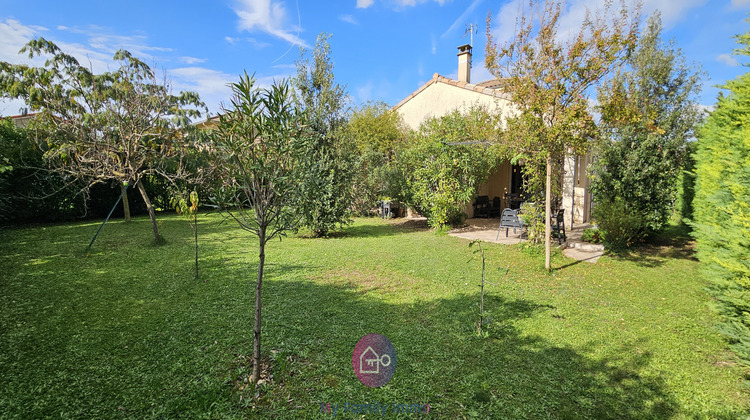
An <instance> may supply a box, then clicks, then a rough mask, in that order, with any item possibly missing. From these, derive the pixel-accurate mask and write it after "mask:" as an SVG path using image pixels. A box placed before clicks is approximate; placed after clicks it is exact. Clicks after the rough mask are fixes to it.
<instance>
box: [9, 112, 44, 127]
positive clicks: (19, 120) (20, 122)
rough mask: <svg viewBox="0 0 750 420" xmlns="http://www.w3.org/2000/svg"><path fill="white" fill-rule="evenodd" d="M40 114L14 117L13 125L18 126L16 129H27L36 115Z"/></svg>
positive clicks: (12, 119) (12, 118)
mask: <svg viewBox="0 0 750 420" xmlns="http://www.w3.org/2000/svg"><path fill="white" fill-rule="evenodd" d="M37 114H38V113H29V114H22V115H12V116H10V117H6V118H10V119H11V121H13V124H15V125H16V127H21V128H23V127H26V126H28V125H29V121H31V119H32V118H34V116H35V115H37Z"/></svg>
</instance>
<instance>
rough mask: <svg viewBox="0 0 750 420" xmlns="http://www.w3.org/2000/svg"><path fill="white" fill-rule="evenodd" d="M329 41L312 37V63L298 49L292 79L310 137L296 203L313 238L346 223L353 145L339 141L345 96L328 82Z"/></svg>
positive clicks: (330, 79) (330, 69)
mask: <svg viewBox="0 0 750 420" xmlns="http://www.w3.org/2000/svg"><path fill="white" fill-rule="evenodd" d="M329 37H330V35H327V34H325V33H322V34H320V35H319V36H318V39H317V41H316V42H315V50H314V51H313V57H312V62H310V60H309V59H307V58H305V51H304V50H301V52H300V60H299V61H297V77H296V78H295V79H294V85H295V88H296V89H297V98H298V101H299V103H300V106H301V107H302V108H303V109H304V111H305V113H306V114H307V120H308V124H309V127H310V129H311V131H312V133H313V134H312V135H313V138H312V141H311V142H310V144H309V147H308V149H307V152H306V159H305V161H306V162H305V167H306V170H305V172H306V174H307V177H306V179H305V182H304V183H303V184H302V185H301V186H300V187H301V188H302V189H303V190H304V196H305V199H304V200H303V201H302V203H301V204H300V205H301V207H302V208H301V210H302V213H303V215H304V224H305V226H307V227H309V228H310V229H311V230H312V231H313V233H314V234H315V235H316V236H326V235H328V233H329V232H330V231H331V230H333V229H335V228H336V226H337V225H338V226H341V225H343V224H346V223H349V222H350V218H349V216H350V213H351V206H352V181H353V178H354V173H355V157H356V154H355V151H354V148H353V143H352V142H350V141H347V139H346V137H345V136H346V133H345V125H346V115H345V106H346V102H347V96H346V91H345V90H344V87H343V86H341V85H339V84H337V83H336V82H335V81H334V77H333V62H332V60H331V57H330V55H331V47H330V46H329V45H328V38H329Z"/></svg>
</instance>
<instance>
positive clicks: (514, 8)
mask: <svg viewBox="0 0 750 420" xmlns="http://www.w3.org/2000/svg"><path fill="white" fill-rule="evenodd" d="M706 1H707V0H681V1H673V0H643V9H642V12H643V15H644V17H645V16H649V15H651V14H653V13H654V12H655V11H657V10H658V11H659V12H660V13H661V20H662V24H663V25H664V28H665V29H666V30H668V29H670V28H672V27H673V26H674V25H675V24H677V23H678V22H679V21H681V20H682V19H684V18H685V16H686V15H687V13H688V12H689V11H690V10H691V9H694V8H696V7H698V6H701V5H702V4H704V3H706ZM741 1H746V2H750V0H741ZM605 3H606V0H570V1H568V2H567V4H566V9H565V10H564V11H563V13H562V14H561V16H560V23H559V28H558V40H560V41H563V42H564V41H566V40H568V39H569V38H572V37H573V36H574V35H575V34H576V33H577V32H578V31H579V30H580V28H581V24H582V23H583V20H584V19H585V17H586V11H587V10H589V11H590V13H591V14H592V15H593V16H597V14H598V12H601V10H602V9H603V7H604V4H605ZM525 4H526V2H525V1H523V0H512V1H510V2H508V3H506V4H505V5H503V7H501V8H500V11H499V12H498V13H497V14H496V15H494V16H493V27H494V28H493V35H494V36H495V42H497V43H498V44H502V43H504V42H507V41H509V40H510V39H512V38H513V36H514V34H515V30H516V17H517V16H518V14H519V12H521V11H526V12H527V15H528V6H525ZM626 5H627V6H631V3H626ZM612 6H613V7H612V11H611V12H610V13H613V12H616V11H617V10H619V2H613V4H612Z"/></svg>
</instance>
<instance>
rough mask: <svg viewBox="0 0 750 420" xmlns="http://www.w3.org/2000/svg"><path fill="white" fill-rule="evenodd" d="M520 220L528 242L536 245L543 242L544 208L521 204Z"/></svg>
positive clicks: (532, 204)
mask: <svg viewBox="0 0 750 420" xmlns="http://www.w3.org/2000/svg"><path fill="white" fill-rule="evenodd" d="M520 217H521V220H522V221H523V224H524V225H525V226H526V235H527V238H528V240H529V242H531V243H534V244H537V243H541V242H543V241H544V228H545V226H544V206H543V205H539V206H537V205H536V204H534V203H523V204H521V213H520Z"/></svg>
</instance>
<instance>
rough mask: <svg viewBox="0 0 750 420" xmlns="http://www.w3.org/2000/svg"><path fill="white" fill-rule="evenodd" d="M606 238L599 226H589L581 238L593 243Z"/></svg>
mask: <svg viewBox="0 0 750 420" xmlns="http://www.w3.org/2000/svg"><path fill="white" fill-rule="evenodd" d="M603 239H604V234H603V232H602V231H601V229H599V228H587V229H584V230H583V233H582V234H581V240H582V241H584V242H590V243H592V244H598V243H600V242H602V241H603Z"/></svg>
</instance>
